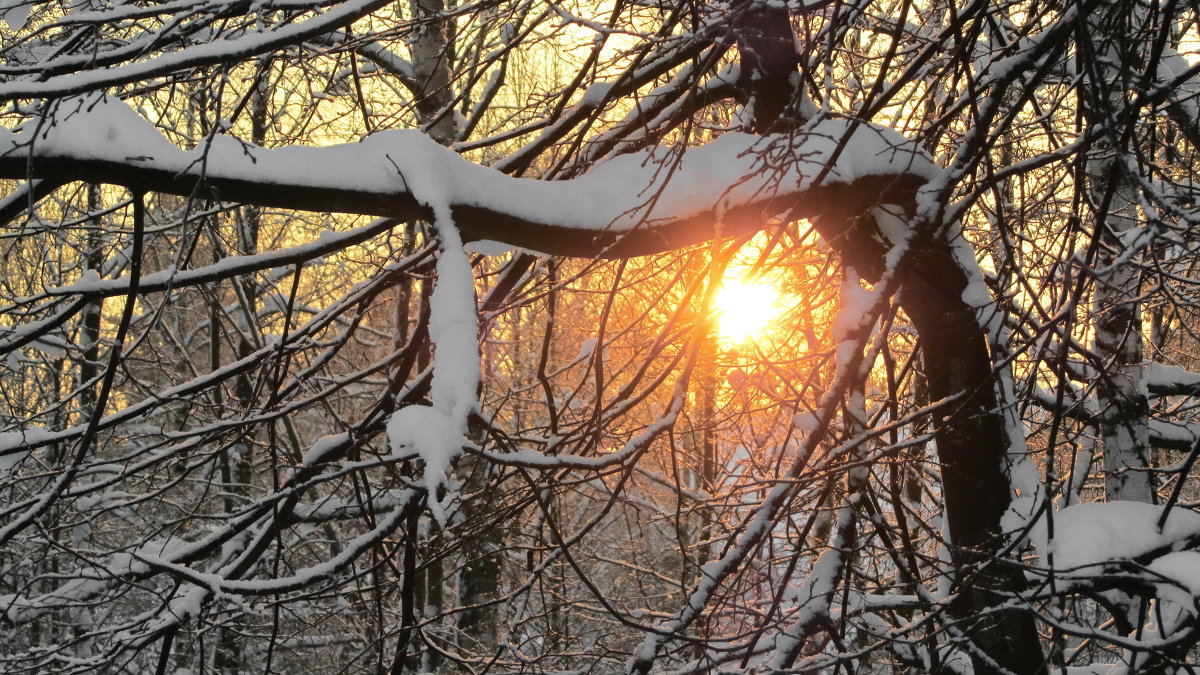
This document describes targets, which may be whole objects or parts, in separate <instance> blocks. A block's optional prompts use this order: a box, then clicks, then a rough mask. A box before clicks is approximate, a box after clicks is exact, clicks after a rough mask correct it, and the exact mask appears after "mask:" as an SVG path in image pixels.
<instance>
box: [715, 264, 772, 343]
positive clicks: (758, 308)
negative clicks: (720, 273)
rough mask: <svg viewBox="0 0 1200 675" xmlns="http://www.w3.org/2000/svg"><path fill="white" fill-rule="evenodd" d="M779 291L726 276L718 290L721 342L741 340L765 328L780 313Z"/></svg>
mask: <svg viewBox="0 0 1200 675" xmlns="http://www.w3.org/2000/svg"><path fill="white" fill-rule="evenodd" d="M778 298H779V291H778V290H777V289H776V288H775V287H774V286H772V285H771V284H767V283H763V282H758V281H742V280H740V279H726V280H725V281H724V282H722V284H721V288H720V290H718V291H717V297H716V300H715V309H716V311H717V333H718V335H719V337H720V339H721V341H722V342H733V343H742V342H745V341H746V340H749V339H751V338H754V337H757V336H758V335H759V334H760V333H762V332H763V331H765V330H766V329H767V328H768V326H769V325H770V324H771V322H772V321H774V320H775V318H776V315H777V314H778V312H779V303H778Z"/></svg>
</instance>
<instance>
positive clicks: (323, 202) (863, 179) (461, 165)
mask: <svg viewBox="0 0 1200 675" xmlns="http://www.w3.org/2000/svg"><path fill="white" fill-rule="evenodd" d="M57 110H58V111H59V112H57V113H55V115H54V116H53V117H52V119H41V120H32V121H30V122H28V123H26V124H25V125H23V127H22V128H20V129H19V130H17V131H15V132H9V131H4V132H0V177H2V178H13V179H24V178H47V179H52V180H60V181H70V180H88V181H93V182H108V183H113V184H118V185H128V186H136V187H139V188H141V189H145V190H150V191H158V192H166V193H171V194H179V195H184V196H188V195H192V194H202V195H204V196H215V197H217V198H219V199H222V200H226V201H238V202H245V203H252V204H258V205H261V206H271V207H280V208H294V209H300V210H313V211H334V212H344V213H358V214H369V215H383V216H389V217H394V218H397V219H400V220H411V219H418V218H420V219H425V220H433V215H434V214H433V212H432V209H431V207H430V205H429V202H428V201H427V200H422V199H421V198H420V197H419V196H418V195H417V194H415V193H414V190H413V186H412V185H410V181H413V180H420V176H422V175H436V176H439V177H443V178H445V179H446V180H447V181H448V182H447V184H446V185H445V186H443V188H442V189H443V190H444V194H443V195H442V196H443V197H444V199H445V200H446V202H447V203H448V204H449V206H450V208H451V212H452V219H453V221H454V223H455V224H456V225H457V227H458V228H459V230H460V231H461V232H462V238H463V240H465V241H472V240H476V239H491V240H494V241H500V242H504V243H507V244H511V245H514V246H520V247H523V248H531V249H534V250H540V251H544V252H547V253H555V254H563V255H587V256H595V255H602V256H606V257H623V256H630V255H641V254H646V253H653V252H657V251H661V250H666V249H669V248H676V247H678V246H681V245H685V244H689V243H696V242H700V241H704V240H706V239H708V238H711V237H712V236H713V234H714V233H715V230H714V227H715V226H714V223H715V221H716V220H717V218H716V215H717V214H718V213H719V214H721V215H722V216H723V218H722V220H723V226H724V231H725V232H726V233H727V234H733V233H735V232H736V231H749V230H756V229H758V228H761V227H762V226H763V222H764V215H765V214H767V215H769V214H782V213H785V212H790V213H791V217H797V218H798V217H804V216H806V215H819V214H822V213H825V212H827V211H839V210H844V209H846V208H847V202H850V203H852V204H863V205H865V206H870V205H874V204H878V203H881V202H887V201H889V200H890V201H896V200H897V199H900V198H905V197H907V198H908V199H911V197H912V194H913V193H914V192H915V190H916V189H917V188H918V187H919V186H920V185H921V184H923V183H924V182H926V181H928V180H929V179H930V178H931V177H933V176H934V175H935V174H936V173H937V169H936V167H935V166H934V165H933V163H932V162H931V161H930V160H929V159H928V158H927V157H926V156H925V155H923V154H922V153H921V152H920V151H919V149H918V148H917V146H916V145H915V144H913V143H912V142H911V141H909V140H908V139H906V138H905V137H903V136H901V135H900V134H898V133H896V132H894V131H891V130H888V129H885V128H882V127H875V126H871V125H868V124H865V123H853V122H851V121H847V120H840V119H822V120H819V121H817V122H814V123H813V124H811V125H809V126H808V127H806V128H805V129H804V130H802V131H800V132H797V133H794V134H791V135H789V136H780V135H777V136H766V137H758V136H752V135H748V134H740V133H727V134H725V135H723V136H721V137H720V138H718V139H717V140H715V141H712V142H711V143H708V144H706V145H703V146H699V147H696V148H689V149H687V150H684V151H678V150H677V149H670V148H650V149H648V150H646V151H643V152H639V153H634V154H629V155H624V156H620V157H617V158H615V159H611V160H608V161H606V162H603V163H600V164H598V165H596V166H595V167H594V168H593V169H592V170H591V171H589V172H588V173H586V174H584V175H582V176H580V177H578V178H575V179H572V180H565V181H541V180H535V179H525V178H513V177H510V176H507V175H505V174H503V173H501V172H499V171H496V170H494V169H491V168H488V167H484V166H481V165H478V164H474V163H471V162H469V161H467V160H465V159H463V158H462V157H461V156H459V155H458V154H456V153H455V152H453V151H452V150H449V149H446V148H444V147H442V146H440V145H438V144H437V143H435V142H434V141H433V140H432V139H430V138H428V137H427V136H425V135H424V134H422V133H420V132H417V131H403V130H394V131H384V132H380V133H377V134H374V135H372V136H370V137H368V138H367V139H366V140H364V141H362V142H361V143H352V144H343V145H334V146H327V147H307V146H292V147H284V148H277V149H271V150H267V149H264V148H260V147H257V146H254V145H251V144H248V143H244V142H242V141H239V140H237V139H234V138H232V137H228V136H218V137H216V138H215V139H213V141H212V142H211V143H206V144H203V145H202V146H200V147H198V148H195V149H193V150H186V151H185V150H182V149H180V148H178V147H176V146H174V145H173V144H171V143H170V142H169V141H167V140H166V139H165V138H163V137H162V136H161V135H159V134H158V131H157V130H156V129H154V128H153V126H152V125H150V123H149V122H147V121H145V120H144V119H142V118H141V117H140V116H138V115H137V114H136V113H134V112H133V111H132V110H130V109H129V108H128V106H126V105H125V104H124V103H122V102H120V101H118V100H116V99H113V98H109V97H103V98H100V99H99V100H97V98H96V97H90V98H87V99H86V100H85V101H82V102H74V103H72V102H66V103H63V104H62V105H60V106H58V108H57ZM68 112H69V113H71V114H67V113H68ZM39 122H40V128H38V127H39ZM35 136H36V138H35ZM839 148H840V150H839ZM835 158H836V159H835ZM822 173H823V174H824V177H823V178H822V181H821V184H820V185H814V177H815V176H817V175H821V174H822ZM397 176H402V177H404V179H405V180H402V181H398V180H397ZM198 182H199V183H201V191H200V192H199V193H196V192H195V190H196V187H197V183H198ZM205 188H207V191H206V190H205ZM584 233H587V234H590V236H581V235H583V234H584Z"/></svg>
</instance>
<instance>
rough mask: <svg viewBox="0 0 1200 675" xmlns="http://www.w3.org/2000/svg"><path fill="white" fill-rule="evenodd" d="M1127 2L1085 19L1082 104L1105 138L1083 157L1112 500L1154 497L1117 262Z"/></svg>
mask: <svg viewBox="0 0 1200 675" xmlns="http://www.w3.org/2000/svg"><path fill="white" fill-rule="evenodd" d="M1130 9H1131V8H1130V7H1124V8H1123V9H1121V8H1118V9H1115V10H1114V11H1111V12H1098V13H1096V14H1095V15H1093V16H1091V17H1089V20H1088V28H1089V32H1090V33H1091V35H1092V36H1094V40H1095V42H1094V44H1095V51H1096V53H1093V54H1086V53H1085V54H1084V55H1083V58H1084V59H1087V60H1088V64H1089V65H1090V67H1089V68H1085V70H1084V72H1085V73H1086V74H1088V77H1087V78H1086V79H1085V86H1084V89H1083V93H1084V96H1082V97H1081V107H1082V108H1083V110H1084V113H1085V117H1086V118H1087V120H1088V125H1089V127H1091V128H1092V130H1102V131H1103V135H1102V136H1101V137H1100V139H1099V140H1098V141H1097V142H1096V143H1095V145H1094V147H1093V148H1092V149H1091V150H1090V151H1089V152H1088V154H1087V179H1088V189H1089V191H1090V193H1091V196H1092V200H1093V203H1094V204H1095V205H1096V209H1097V213H1096V219H1097V224H1096V236H1098V237H1100V238H1101V244H1102V248H1101V254H1100V256H1099V260H1098V263H1099V264H1098V266H1097V274H1096V291H1095V293H1096V295H1095V304H1096V322H1095V330H1096V342H1095V347H1096V354H1097V356H1098V357H1100V360H1101V362H1102V364H1103V366H1104V370H1103V371H1102V372H1101V373H1100V375H1099V382H1098V383H1097V384H1098V386H1097V394H1098V396H1099V400H1100V436H1101V439H1102V440H1103V448H1104V450H1103V452H1104V487H1105V493H1106V496H1107V498H1108V500H1109V501H1117V500H1122V501H1136V502H1147V503H1149V502H1152V501H1154V485H1153V480H1152V476H1151V474H1150V473H1149V472H1148V471H1146V469H1147V468H1149V466H1150V462H1149V438H1150V434H1149V430H1148V424H1149V416H1150V404H1149V401H1148V399H1147V397H1146V393H1145V388H1144V386H1143V384H1142V370H1143V366H1142V361H1143V354H1142V351H1143V350H1142V305H1141V302H1140V300H1139V299H1138V298H1139V287H1140V273H1139V270H1138V265H1137V262H1138V259H1137V258H1136V257H1135V258H1134V259H1132V260H1124V259H1122V255H1123V254H1124V253H1125V242H1126V240H1127V239H1128V237H1129V236H1130V235H1131V234H1133V233H1134V232H1136V230H1137V229H1138V227H1139V226H1138V210H1137V202H1136V189H1137V188H1136V187H1135V186H1134V185H1133V184H1132V183H1131V182H1130V180H1129V177H1128V176H1127V175H1126V172H1125V170H1124V167H1123V166H1122V160H1123V157H1124V155H1126V154H1127V152H1128V150H1127V147H1126V146H1127V144H1128V142H1127V138H1126V136H1125V134H1124V132H1125V129H1126V128H1127V127H1128V126H1129V124H1131V123H1132V122H1131V121H1129V120H1125V119H1123V117H1124V116H1123V114H1122V111H1123V110H1124V108H1125V91H1126V90H1127V89H1128V88H1129V87H1132V86H1133V85H1134V84H1135V83H1133V82H1132V81H1131V80H1132V77H1133V75H1132V74H1133V73H1134V72H1135V70H1134V66H1135V63H1134V61H1137V60H1140V57H1139V56H1138V54H1137V47H1136V46H1135V45H1134V44H1132V42H1134V40H1131V39H1130V36H1131V35H1132V34H1133V31H1134V30H1135V29H1136V28H1137V27H1138V25H1140V24H1141V23H1142V19H1140V18H1138V16H1139V14H1140V12H1132V13H1131V12H1130V11H1129V10H1130Z"/></svg>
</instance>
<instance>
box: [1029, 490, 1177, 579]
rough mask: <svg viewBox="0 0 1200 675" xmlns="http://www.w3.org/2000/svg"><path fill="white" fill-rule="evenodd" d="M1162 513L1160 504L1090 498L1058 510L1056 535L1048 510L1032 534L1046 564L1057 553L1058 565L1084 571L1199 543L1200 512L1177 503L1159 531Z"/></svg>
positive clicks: (1036, 524) (1031, 531)
mask: <svg viewBox="0 0 1200 675" xmlns="http://www.w3.org/2000/svg"><path fill="white" fill-rule="evenodd" d="M1162 515H1163V507H1162V506H1161V505H1157V504H1145V503H1142V502H1123V501H1119V502H1108V503H1103V502H1087V503H1084V504H1075V505H1074V506H1069V507H1067V508H1065V509H1062V510H1060V511H1056V512H1055V513H1054V514H1053V517H1054V538H1053V540H1050V541H1047V527H1046V516H1045V514H1043V515H1042V516H1041V517H1040V518H1039V519H1038V520H1037V522H1036V523H1035V524H1034V525H1033V526H1032V528H1031V530H1030V537H1031V539H1032V541H1033V543H1034V545H1035V546H1037V549H1038V551H1039V552H1040V553H1041V555H1042V564H1043V565H1045V564H1046V562H1047V559H1046V554H1048V553H1052V554H1053V555H1054V568H1055V569H1056V570H1060V571H1079V572H1081V573H1084V574H1087V573H1094V572H1096V571H1097V570H1095V569H1093V570H1088V569H1085V568H1088V567H1094V566H1100V565H1104V564H1106V563H1111V562H1120V561H1139V562H1148V560H1146V559H1147V558H1153V557H1156V556H1164V555H1166V554H1168V553H1170V552H1172V551H1175V550H1179V549H1182V548H1186V547H1188V546H1194V545H1196V544H1200V513H1196V512H1194V511H1190V510H1188V509H1185V508H1174V509H1172V510H1171V512H1170V515H1169V517H1168V518H1167V520H1166V522H1165V523H1164V524H1163V527H1162V529H1161V530H1160V529H1159V527H1158V522H1159V519H1160V518H1161V517H1162Z"/></svg>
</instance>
